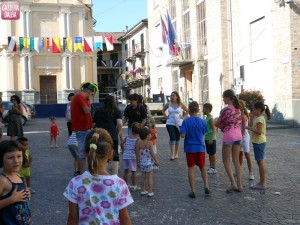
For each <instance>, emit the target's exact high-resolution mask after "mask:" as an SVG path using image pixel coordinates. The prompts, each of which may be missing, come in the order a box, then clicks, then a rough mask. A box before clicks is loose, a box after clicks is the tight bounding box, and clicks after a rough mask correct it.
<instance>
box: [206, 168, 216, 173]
mask: <svg viewBox="0 0 300 225" xmlns="http://www.w3.org/2000/svg"><path fill="white" fill-rule="evenodd" d="M207 173H208V174H216V173H217V170H216V169H214V168H211V167H210V168H208V170H207Z"/></svg>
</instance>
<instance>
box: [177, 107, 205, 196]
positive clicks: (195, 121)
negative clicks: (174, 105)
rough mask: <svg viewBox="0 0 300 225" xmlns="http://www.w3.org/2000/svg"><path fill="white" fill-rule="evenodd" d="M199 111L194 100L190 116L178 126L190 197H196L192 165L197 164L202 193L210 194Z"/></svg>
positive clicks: (202, 127)
mask: <svg viewBox="0 0 300 225" xmlns="http://www.w3.org/2000/svg"><path fill="white" fill-rule="evenodd" d="M198 112H199V104H198V103H197V102H195V101H193V102H191V103H190V104H189V114H190V117H189V118H187V119H185V120H184V121H183V123H182V125H181V127H180V136H181V138H185V140H184V152H185V153H186V161H187V166H188V177H189V183H190V186H191V192H190V193H189V195H188V196H189V197H190V198H196V194H195V189H196V187H195V186H196V182H195V175H194V165H196V166H198V167H199V168H200V171H201V175H202V180H203V184H204V193H205V194H206V195H209V194H210V190H209V187H208V179H207V173H206V170H205V143H204V135H205V133H206V132H207V126H206V123H205V120H203V119H201V118H199V117H197V113H198Z"/></svg>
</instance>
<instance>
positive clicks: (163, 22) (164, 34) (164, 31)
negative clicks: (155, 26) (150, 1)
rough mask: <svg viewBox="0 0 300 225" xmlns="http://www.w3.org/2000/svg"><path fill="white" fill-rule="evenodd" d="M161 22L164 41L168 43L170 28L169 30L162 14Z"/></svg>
mask: <svg viewBox="0 0 300 225" xmlns="http://www.w3.org/2000/svg"><path fill="white" fill-rule="evenodd" d="M160 23H161V35H162V42H163V43H164V44H167V36H168V30H167V27H166V24H165V21H163V19H162V16H161V15H160Z"/></svg>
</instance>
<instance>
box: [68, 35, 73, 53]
mask: <svg viewBox="0 0 300 225" xmlns="http://www.w3.org/2000/svg"><path fill="white" fill-rule="evenodd" d="M67 49H68V51H69V52H73V38H71V37H67Z"/></svg>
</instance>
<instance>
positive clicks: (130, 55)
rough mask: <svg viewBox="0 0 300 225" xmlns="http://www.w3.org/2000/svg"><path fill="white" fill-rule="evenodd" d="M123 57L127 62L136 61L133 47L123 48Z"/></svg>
mask: <svg viewBox="0 0 300 225" xmlns="http://www.w3.org/2000/svg"><path fill="white" fill-rule="evenodd" d="M125 58H126V61H127V62H131V63H134V62H135V61H136V56H135V48H130V49H127V50H125Z"/></svg>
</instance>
